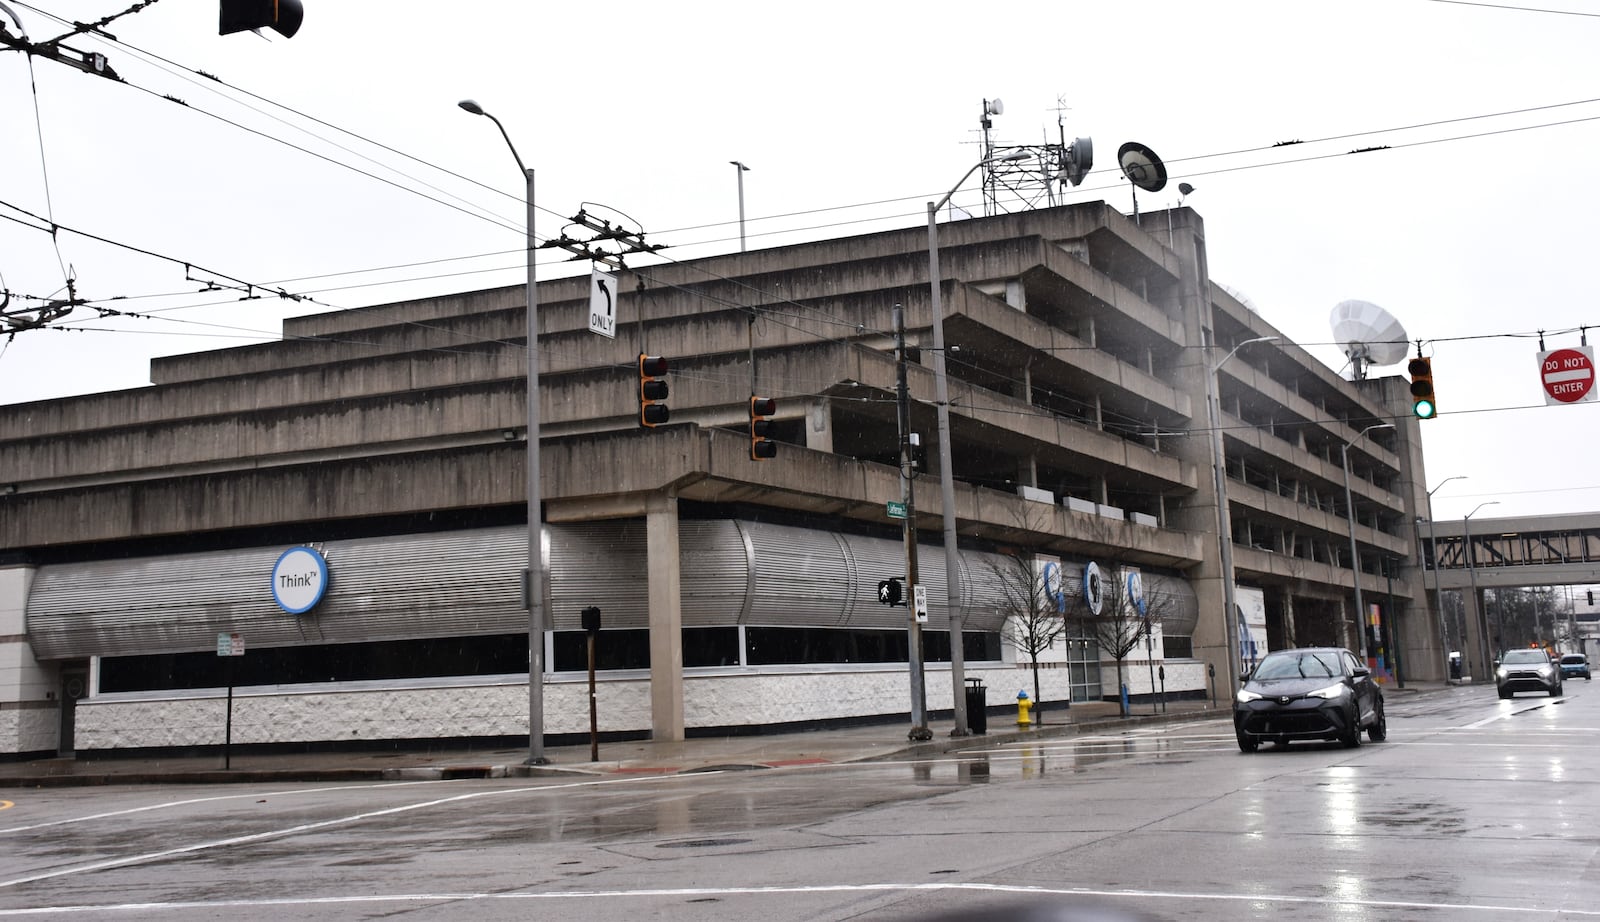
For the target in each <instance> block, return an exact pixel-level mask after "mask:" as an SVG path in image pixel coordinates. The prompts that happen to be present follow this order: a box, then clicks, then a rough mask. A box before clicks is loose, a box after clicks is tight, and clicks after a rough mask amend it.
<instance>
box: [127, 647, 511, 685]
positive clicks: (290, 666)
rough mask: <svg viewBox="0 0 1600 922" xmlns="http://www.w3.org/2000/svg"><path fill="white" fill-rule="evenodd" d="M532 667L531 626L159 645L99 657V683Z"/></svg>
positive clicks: (271, 681)
mask: <svg viewBox="0 0 1600 922" xmlns="http://www.w3.org/2000/svg"><path fill="white" fill-rule="evenodd" d="M527 671H528V635H527V634H491V635H487V636H483V637H439V638H430V639H427V640H380V641H373V642H371V643H347V644H319V645H312V646H304V647H260V648H257V647H252V648H250V649H248V650H246V652H245V654H244V655H243V656H218V655H216V654H215V653H214V652H209V651H208V652H205V653H154V654H145V655H139V656H106V657H102V658H101V659H100V691H102V692H135V691H165V690H169V689H185V688H223V687H226V686H229V685H235V686H240V685H302V684H307V683H312V682H363V681H382V680H385V679H423V678H435V677H440V676H473V675H502V674H506V673H518V672H522V673H526V672H527Z"/></svg>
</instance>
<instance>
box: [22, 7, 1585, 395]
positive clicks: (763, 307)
mask: <svg viewBox="0 0 1600 922" xmlns="http://www.w3.org/2000/svg"><path fill="white" fill-rule="evenodd" d="M30 8H32V7H30ZM41 12H42V11H41ZM47 15H49V14H47ZM118 44H120V45H122V46H124V47H127V48H129V49H130V50H133V51H136V52H138V53H140V54H144V55H147V56H149V57H152V58H155V59H158V60H162V61H166V62H167V63H169V64H172V65H173V66H175V67H179V68H182V65H178V64H175V63H174V62H170V61H168V60H167V59H165V58H161V57H160V56H159V55H154V54H153V53H150V52H146V51H144V50H143V49H138V48H135V47H134V46H132V45H130V44H128V43H126V42H118ZM30 64H31V60H30ZM184 69H185V70H190V69H187V68H184ZM190 72H191V73H194V74H197V75H199V76H204V77H206V78H208V79H210V80H212V81H214V82H217V83H219V84H221V85H223V86H227V87H228V88H230V89H233V90H235V91H237V92H242V93H245V94H246V95H249V96H251V97H253V98H256V99H260V100H262V101H263V102H267V103H269V104H271V105H274V106H279V107H280V108H283V109H285V110H286V111H290V112H294V113H295V114H296V115H298V116H300V117H302V118H308V119H310V120H312V121H315V122H317V123H318V124H321V125H324V126H326V127H329V128H332V129H334V130H337V131H340V132H343V133H346V134H350V135H351V136H353V137H356V138H358V139H360V140H362V141H364V142H366V143H371V144H375V145H376V146H379V147H381V148H383V149H384V150H387V151H390V152H392V153H395V154H397V155H400V156H404V157H407V158H408V159H411V160H414V161H416V162H418V163H421V164H423V165H426V166H428V167H430V168H434V169H441V170H443V171H444V172H446V173H449V174H450V175H452V176H456V177H457V178H460V179H463V180H466V181H468V182H472V183H474V184H476V185H479V186H482V187H483V188H485V189H490V190H491V191H496V192H501V193H502V194H507V193H504V192H503V190H498V189H494V187H491V186H487V185H485V184H482V183H478V182H477V181H476V180H471V179H469V178H467V177H464V176H461V175H460V174H456V173H454V172H452V171H449V170H444V169H443V168H441V167H438V166H437V165H435V164H432V163H429V162H428V161H424V160H421V159H420V158H415V157H411V155H409V154H405V153H404V152H402V151H399V150H397V149H395V148H392V147H388V146H386V145H382V144H379V143H378V142H375V141H372V140H370V139H368V138H365V137H363V136H361V135H359V134H356V133H354V132H349V131H347V130H346V129H343V128H340V127H339V126H336V125H333V124H331V123H328V122H325V121H322V120H320V119H316V118H314V117H312V116H309V115H306V114H305V113H302V112H300V111H299V110H295V109H292V108H290V107H287V106H282V105H281V104H278V103H276V102H273V101H271V100H268V99H266V98H265V97H260V96H257V95H256V94H253V93H250V92H249V91H247V90H242V89H240V88H237V87H233V86H232V85H230V84H226V83H224V82H223V81H220V80H218V79H217V78H215V77H213V76H211V75H209V74H204V73H203V72H199V71H193V70H190ZM135 88H136V89H140V90H141V91H143V92H147V93H151V94H152V95H154V91H152V90H148V89H145V88H144V87H138V86H135ZM163 98H166V97H163ZM1594 101H1595V100H1583V101H1577V102H1572V103H1562V104H1556V105H1552V106H1540V107H1529V108H1526V109H1519V110H1509V111H1507V112H1502V113H1493V114H1489V115H1483V116H1472V117H1465V118H1460V119H1446V120H1439V121H1435V122H1427V123H1417V124H1415V125H1410V126H1404V127H1403V128H1389V129H1379V130H1376V131H1372V132H1357V133H1351V134H1346V135H1334V136H1328V137H1326V138H1319V139H1316V141H1312V142H1303V143H1317V142H1319V141H1328V140H1340V139H1348V138H1351V137H1359V136H1363V135H1369V134H1375V133H1382V132H1389V131H1399V130H1406V129H1410V128H1418V127H1429V126H1434V125H1441V124H1450V123H1455V122H1461V121H1470V120H1474V119H1480V118H1491V117H1499V116H1503V115H1508V114H1518V113H1524V112H1531V111H1541V110H1546V109H1550V108H1558V107H1560V106H1566V105H1578V104H1582V103H1587V102H1594ZM35 103H36V105H37V99H36V100H35ZM184 105H185V106H186V107H188V108H195V107H192V106H188V105H187V104H184ZM252 108H253V107H252ZM195 111H199V112H201V113H202V114H206V115H209V116H211V117H214V118H218V119H220V120H221V121H223V122H225V123H227V124H230V125H233V126H235V127H239V128H241V129H242V130H246V131H249V132H251V133H255V134H258V135H261V136H263V137H268V138H269V139H271V140H280V143H287V142H282V141H281V139H277V138H272V137H271V136H269V135H264V134H262V133H261V132H258V131H256V130H255V129H252V128H249V127H248V126H244V125H242V124H239V123H238V122H235V121H233V120H231V119H227V118H224V117H222V116H219V115H216V114H215V113H211V112H207V111H206V110H202V109H198V108H195ZM255 111H258V112H259V111H260V110H255ZM262 114H264V115H266V113H262ZM267 117H269V118H274V119H275V120H277V121H280V122H283V123H284V124H288V123H287V122H285V121H284V120H282V119H278V118H277V117H275V116H270V115H268V116H267ZM1590 120H1592V119H1575V120H1569V121H1566V122H1558V123H1552V124H1558V125H1559V124H1570V123H1572V122H1576V121H1590ZM291 127H293V126H291ZM1534 127H1549V126H1548V125H1539V126H1523V127H1519V128H1511V129H1503V130H1499V131H1494V132H1484V133H1480V134H1475V135H1468V136H1465V137H1481V136H1484V135H1488V134H1498V133H1505V132H1509V131H1519V130H1529V129H1531V128H1534ZM302 130H303V129H302ZM308 133H309V132H308ZM312 136H313V137H318V139H319V140H322V141H325V142H327V143H331V144H334V146H336V147H338V148H339V149H340V150H344V151H345V152H347V153H351V154H352V155H354V156H358V157H362V158H363V159H366V160H368V161H369V162H373V163H376V161H373V160H372V159H371V158H368V157H365V155H362V154H359V153H356V152H354V151H351V150H350V149H349V148H347V147H344V146H342V145H338V144H337V143H335V142H331V141H327V139H325V138H321V137H320V136H317V135H315V134H313V135H312ZM1459 139H1460V138H1449V139H1433V140H1430V141H1419V142H1411V144H1408V145H1401V146H1413V145H1416V144H1425V143H1439V142H1441V141H1444V140H1459ZM1297 143H1300V142H1297ZM288 146H290V147H293V148H294V149H296V150H300V151H302V152H305V153H308V154H311V155H312V156H316V157H319V158H321V159H324V160H328V161H329V162H332V163H335V164H336V165H341V166H345V167H346V168H348V169H352V170H355V171H356V172H358V173H362V174H363V175H366V176H369V177H371V178H374V179H378V180H379V181H381V182H385V183H388V184H390V185H393V186H396V187H397V188H400V189H402V190H404V191H410V192H413V194H418V195H422V196H423V197H424V198H428V199H430V200H432V201H435V202H437V203H439V204H445V205H447V206H448V207H454V206H449V203H446V202H441V201H439V200H438V199H435V198H433V197H432V196H428V195H426V194H424V193H420V192H417V191H416V190H414V189H409V188H407V187H405V186H403V185H400V184H399V183H395V182H393V181H392V180H388V179H386V178H384V177H379V176H376V175H374V174H372V173H370V172H367V171H364V170H361V169H359V168H356V167H353V166H350V165H349V164H343V163H340V162H339V161H337V160H334V159H333V158H329V157H327V156H325V155H322V154H319V153H316V152H314V151H309V150H307V149H305V148H302V147H300V146H298V145H293V144H289V145H288ZM1391 146H1394V145H1391ZM41 147H42V140H41ZM1267 149H1271V148H1253V149H1243V150H1238V151H1229V152H1226V153H1223V154H1214V155H1200V156H1197V157H1190V158H1178V160H1175V161H1172V162H1180V161H1183V160H1198V159H1206V158H1209V157H1217V156H1227V155H1232V154H1237V153H1244V152H1251V151H1260V150H1267ZM1347 153H1349V152H1343V153H1338V154H1327V155H1321V156H1317V157H1308V158H1295V159H1291V160H1288V161H1279V162H1276V163H1270V164H1257V165H1251V166H1243V167H1233V168H1227V169H1219V170H1213V171H1209V173H1219V172H1230V171H1233V170H1238V169H1250V168H1257V167H1260V166H1271V165H1281V164H1282V163H1294V162H1303V161H1305V160H1310V159H1323V158H1325V157H1332V156H1343V155H1345V154H1347ZM385 168H386V169H392V168H389V167H385ZM397 172H398V171H397ZM1209 173H1203V174H1196V175H1209ZM401 175H403V176H405V177H406V178H407V179H411V180H413V181H417V182H419V183H420V182H421V181H420V180H417V179H416V177H413V176H410V175H409V174H404V173H401ZM422 184H423V185H425V186H427V187H428V188H435V189H436V187H433V186H430V185H428V184H426V183H422ZM1115 187H1116V186H1115V185H1114V186H1107V187H1105V188H1115ZM1094 188H1096V187H1091V190H1093V189H1094ZM436 191H441V190H437V189H436ZM442 194H447V195H448V193H442ZM452 197H453V196H452ZM914 198H916V197H906V198H901V199H886V200H880V201H879V202H875V203H866V204H868V205H875V204H884V203H894V202H899V201H910V200H912V199H914ZM856 207H863V206H862V204H860V203H858V204H853V205H843V206H833V207H830V208H825V209H813V210H809V211H803V212H793V213H790V214H789V215H779V216H771V217H786V216H797V215H804V214H815V213H824V212H828V211H837V210H844V209H848V208H856ZM457 210H462V209H457ZM543 210H544V211H546V212H547V213H550V214H555V212H553V211H550V210H549V209H543ZM466 213H467V214H469V215H471V216H474V217H480V218H483V217H484V216H482V215H478V214H476V213H474V212H471V211H468V212H466ZM892 217H893V216H890V217H887V218H886V217H872V218H865V219H860V220H857V221H850V222H840V223H839V224H829V225H821V226H812V227H810V228H800V229H788V230H783V231H775V232H771V233H774V234H776V233H796V232H800V231H803V230H815V229H826V228H828V227H834V226H842V224H847V223H848V224H855V223H871V222H881V221H884V220H890V219H892ZM492 223H495V224H497V225H499V226H502V227H506V228H507V229H513V230H519V231H520V230H522V229H520V228H516V227H515V225H513V224H511V223H510V222H507V221H502V220H498V219H492ZM725 223H726V222H724V224H725ZM51 224H52V225H53V221H51ZM712 226H721V225H699V226H697V227H712ZM691 229H693V228H691ZM758 235H759V234H758ZM90 236H93V235H90ZM99 239H104V238H99ZM106 242H113V241H106ZM119 245H120V244H119ZM135 249H137V248H135ZM508 252H509V251H508ZM152 255H155V254H152ZM167 258H169V259H170V257H167ZM665 258H667V259H668V261H670V262H674V263H677V264H679V265H688V264H685V263H682V262H680V261H678V260H675V259H672V258H671V257H665ZM509 268H511V267H507V269H509ZM695 268H697V269H700V271H703V272H706V273H707V274H708V275H711V276H713V278H716V279H718V280H720V281H724V282H729V283H732V284H735V285H738V284H742V283H741V282H738V281H736V280H732V279H727V278H725V277H721V276H717V275H716V274H715V273H710V272H709V271H708V270H705V269H704V268H703V267H700V266H696V267H695ZM63 270H64V267H63ZM493 271H506V270H499V269H485V270H475V271H473V272H467V273H458V274H453V275H468V274H477V273H479V272H493ZM636 271H637V270H636ZM439 277H452V276H451V275H447V276H427V277H421V279H418V280H422V279H432V278H439ZM405 281H412V280H395V281H387V282H372V283H363V284H361V285H355V286H344V287H345V288H349V287H376V286H380V285H390V284H401V283H403V282H405ZM655 281H656V283H657V284H658V285H659V284H663V282H662V280H661V279H659V278H656V279H655ZM671 287H674V288H678V289H679V290H683V291H686V292H688V291H689V289H688V288H687V287H686V286H683V285H678V284H671ZM747 287H748V286H747ZM330 290H341V289H330ZM752 290H754V289H752ZM763 294H765V293H763ZM695 296H697V297H706V296H705V295H704V294H703V293H702V294H696V295H695ZM309 300H312V301H313V303H319V304H321V303H323V302H318V301H316V300H315V299H309ZM708 300H713V301H720V303H723V304H725V305H727V306H730V307H741V308H743V309H750V310H766V311H769V312H770V311H771V310H772V309H773V308H776V307H779V306H783V305H790V306H794V307H799V308H803V309H807V310H809V311H813V312H814V311H815V310H816V305H815V304H810V305H804V304H801V303H799V302H795V301H792V300H790V299H779V300H776V301H769V302H767V303H766V304H763V305H761V306H760V307H751V306H749V305H739V304H738V303H737V302H736V301H729V300H727V299H712V298H708ZM325 306H329V307H335V305H325ZM808 319H812V320H817V319H822V320H824V322H833V323H837V324H839V325H842V326H852V327H854V326H857V325H856V324H854V323H852V322H850V321H848V320H843V319H839V318H818V317H817V315H816V314H815V313H812V314H811V315H810V316H809V317H808ZM790 326H793V327H794V329H796V330H797V331H801V328H800V326H799V325H798V324H790ZM877 332H879V333H883V332H886V331H877ZM812 335H816V334H812ZM1129 421H1135V420H1132V419H1131V418H1130V419H1129Z"/></svg>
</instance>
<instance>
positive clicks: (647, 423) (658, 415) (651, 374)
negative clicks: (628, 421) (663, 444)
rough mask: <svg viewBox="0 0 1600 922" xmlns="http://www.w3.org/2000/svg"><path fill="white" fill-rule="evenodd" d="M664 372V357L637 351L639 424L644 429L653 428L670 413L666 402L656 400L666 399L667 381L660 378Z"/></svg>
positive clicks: (665, 369)
mask: <svg viewBox="0 0 1600 922" xmlns="http://www.w3.org/2000/svg"><path fill="white" fill-rule="evenodd" d="M666 373H667V360H666V359H664V358H662V357H661V356H659V355H645V354H644V353H643V352H641V353H639V425H640V426H642V427H644V428H646V429H654V428H655V427H657V426H659V425H661V424H662V423H665V422H666V421H667V420H668V419H669V418H670V417H671V415H672V413H671V411H669V410H668V409H667V405H666V404H664V403H658V402H657V401H661V400H666V399H667V382H665V381H662V380H661V376H662V375H664V374H666Z"/></svg>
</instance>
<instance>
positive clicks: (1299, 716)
mask: <svg viewBox="0 0 1600 922" xmlns="http://www.w3.org/2000/svg"><path fill="white" fill-rule="evenodd" d="M1363 730H1365V731H1367V735H1368V736H1369V737H1371V738H1372V741H1373V742H1374V743H1376V742H1379V741H1381V740H1382V739H1383V738H1384V737H1386V736H1388V735H1389V724H1388V721H1387V720H1386V719H1385V718H1384V716H1383V690H1382V689H1380V688H1379V687H1378V683H1376V682H1374V681H1373V680H1372V673H1371V671H1370V670H1368V669H1367V667H1365V666H1363V665H1361V661H1360V660H1358V659H1356V657H1355V654H1353V653H1351V652H1350V651H1349V650H1345V649H1342V648H1339V647H1305V648H1301V649H1296V650H1275V651H1273V652H1272V653H1268V654H1267V655H1266V656H1265V657H1262V659H1261V662H1260V663H1259V664H1258V665H1257V666H1256V668H1255V671H1253V672H1251V673H1250V675H1248V676H1247V677H1245V683H1244V687H1243V688H1241V689H1239V694H1238V695H1236V696H1235V697H1234V703H1233V732H1234V735H1235V736H1237V737H1238V738H1239V749H1240V750H1242V751H1244V752H1255V751H1256V749H1257V747H1259V746H1260V745H1261V744H1262V743H1280V744H1287V743H1289V742H1291V741H1293V740H1338V741H1340V742H1342V743H1344V744H1345V745H1346V746H1359V745H1361V731H1363Z"/></svg>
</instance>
